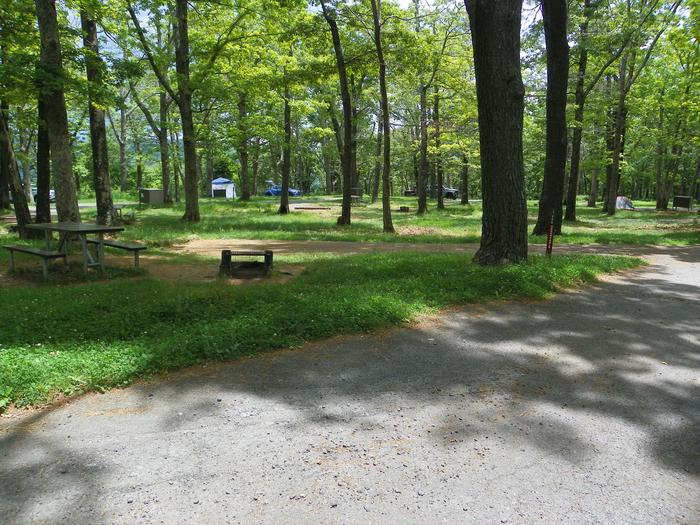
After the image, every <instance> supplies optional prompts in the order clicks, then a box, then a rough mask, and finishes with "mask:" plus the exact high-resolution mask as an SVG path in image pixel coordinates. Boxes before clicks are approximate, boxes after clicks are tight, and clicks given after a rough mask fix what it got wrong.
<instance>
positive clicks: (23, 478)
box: [0, 247, 700, 525]
mask: <svg viewBox="0 0 700 525" xmlns="http://www.w3.org/2000/svg"><path fill="white" fill-rule="evenodd" d="M651 261H652V264H651V265H650V266H649V267H646V268H644V269H643V270H641V271H638V272H631V273H628V274H626V275H624V276H617V277H613V278H611V279H608V280H606V281H605V282H602V283H599V284H597V285H595V286H593V287H588V288H584V289H582V290H578V291H573V292H570V293H565V294H562V295H559V296H557V297H556V298H554V299H553V300H551V301H546V302H538V303H527V304H525V303H507V304H500V305H492V306H488V307H484V306H481V307H473V308H466V309H463V310H459V311H452V312H449V313H444V314H441V315H439V316H436V317H435V318H434V319H431V320H430V321H426V322H424V323H422V324H421V325H419V326H415V327H409V328H400V329H396V330H391V331H388V332H384V333H377V334H364V335H359V336H356V337H351V338H343V339H340V338H338V339H331V340H328V341H324V342H321V343H318V344H309V345H306V346H305V347H304V348H301V349H296V350H294V351H285V352H276V353H271V354H269V355H264V356H260V357H256V358H251V359H246V360H241V361H238V362H234V363H230V364H225V365H219V366H210V367H199V368H194V369H191V370H189V371H187V372H186V373H181V374H176V375H175V376H174V377H173V378H172V379H171V380H161V381H157V382H153V383H141V384H138V385H135V386H133V387H130V388H127V389H125V390H121V391H112V392H109V393H107V394H104V395H100V394H93V395H88V396H85V397H83V398H81V399H78V400H74V401H72V402H69V403H67V404H65V405H64V406H60V407H54V408H52V409H47V410H44V411H40V412H35V413H32V414H27V415H24V416H21V415H20V416H16V417H13V418H9V417H4V418H0V523H3V524H4V525H5V524H6V525H14V524H20V523H22V524H23V523H51V524H62V523H65V524H81V523H130V524H142V523H143V524H146V523H149V524H150V523H167V524H186V523H193V524H199V523H246V524H248V523H274V524H277V523H333V524H334V523H338V524H341V523H343V524H346V523H357V524H366V523H380V524H394V523H408V524H410V523H415V524H424V523H478V524H492V523H494V524H501V523H544V524H549V523H562V524H584V523H586V524H588V523H605V524H628V523H636V524H659V523H664V524H689V525H691V524H692V525H695V524H697V523H699V522H700V405H698V399H700V248H698V247H696V248H687V249H678V250H667V251H665V252H664V253H657V254H655V255H653V256H652V257H651Z"/></svg>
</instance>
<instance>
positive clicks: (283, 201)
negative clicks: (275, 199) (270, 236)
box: [277, 84, 292, 215]
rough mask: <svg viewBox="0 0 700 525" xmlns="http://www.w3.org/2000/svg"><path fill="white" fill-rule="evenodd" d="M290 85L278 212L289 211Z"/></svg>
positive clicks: (285, 115) (287, 95)
mask: <svg viewBox="0 0 700 525" xmlns="http://www.w3.org/2000/svg"><path fill="white" fill-rule="evenodd" d="M290 96H291V95H290V93H289V85H288V84H285V86H284V144H283V145H282V193H281V194H280V207H279V210H277V213H279V214H281V215H286V214H287V213H289V172H290V171H291V168H292V109H291V107H290V105H289V97H290Z"/></svg>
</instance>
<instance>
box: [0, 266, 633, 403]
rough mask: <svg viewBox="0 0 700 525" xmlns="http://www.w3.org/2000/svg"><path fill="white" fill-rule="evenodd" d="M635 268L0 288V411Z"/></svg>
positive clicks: (316, 269)
mask: <svg viewBox="0 0 700 525" xmlns="http://www.w3.org/2000/svg"><path fill="white" fill-rule="evenodd" d="M638 264H640V261H639V260H638V259H632V258H625V257H604V256H593V255H584V256H558V257H553V258H551V259H546V258H544V257H537V256H534V257H531V261H530V262H529V263H528V264H520V265H512V266H507V267H497V268H484V267H479V266H476V265H473V264H471V263H469V262H468V261H467V260H466V258H465V257H464V256H460V255H447V254H422V253H393V254H371V255H355V256H344V257H335V258H325V259H323V260H318V259H314V258H311V259H309V261H307V264H306V270H305V271H304V272H303V273H302V274H301V276H299V277H298V278H297V279H295V280H292V281H290V282H287V283H284V284H281V283H277V282H271V281H270V282H265V283H263V284H258V283H250V284H244V285H240V286H228V285H225V284H221V283H180V282H165V281H158V280H155V279H153V278H149V277H143V276H135V277H133V278H128V279H127V278H121V279H114V280H105V281H103V282H98V283H94V282H87V283H81V284H67V285H63V286H54V285H40V286H31V287H27V286H24V287H3V288H0V290H1V291H2V300H0V318H2V319H4V321H5V322H4V323H3V329H2V332H0V411H1V410H2V409H3V408H6V407H8V406H10V405H13V404H14V405H17V406H26V405H31V404H38V403H43V402H46V401H48V400H50V399H51V398H52V397H53V396H55V395H57V394H61V393H62V394H67V395H72V394H76V393H80V392H86V391H90V390H103V389H106V388H109V387H114V386H122V385H126V384H129V383H130V382H131V381H133V380H134V379H136V378H139V377H148V376H150V375H152V374H155V373H157V372H162V371H167V370H174V369H178V368H181V367H185V366H188V365H192V364H195V363H200V362H204V361H211V360H226V359H234V358H237V357H240V356H244V355H251V354H255V353H258V352H262V351H265V350H270V349H276V348H286V347H295V346H297V345H300V344H302V343H303V342H305V341H309V340H314V339H319V338H323V337H327V336H331V335H336V334H349V333H353V332H358V331H363V330H369V329H375V328H380V327H386V326H391V325H396V324H399V323H402V322H406V321H410V320H412V319H415V318H416V316H418V315H420V314H424V313H430V312H433V311H436V310H437V309H440V308H443V307H445V306H448V305H454V304H465V303H472V302H483V301H490V300H498V299H533V298H534V299H540V298H544V297H547V296H548V295H550V294H551V293H552V292H554V291H556V290H557V289H558V288H560V287H566V286H571V285H574V284H576V283H579V282H582V281H590V280H593V279H595V277H596V275H598V274H600V273H603V272H614V271H619V270H622V269H625V268H630V267H633V266H635V265H638Z"/></svg>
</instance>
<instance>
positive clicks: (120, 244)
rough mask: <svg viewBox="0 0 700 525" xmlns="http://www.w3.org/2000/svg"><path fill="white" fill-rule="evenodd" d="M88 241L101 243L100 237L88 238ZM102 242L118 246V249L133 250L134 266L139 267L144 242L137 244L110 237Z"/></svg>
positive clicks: (113, 246) (106, 244)
mask: <svg viewBox="0 0 700 525" xmlns="http://www.w3.org/2000/svg"><path fill="white" fill-rule="evenodd" d="M87 242H88V243H89V244H97V245H99V244H100V241H99V239H88V240H87ZM102 244H103V245H104V246H109V247H110V248H117V249H118V250H126V251H128V252H131V253H133V254H134V266H135V267H136V268H138V267H139V252H140V251H141V250H145V249H146V246H144V245H143V244H136V243H133V242H120V241H114V240H110V239H104V240H103V241H102Z"/></svg>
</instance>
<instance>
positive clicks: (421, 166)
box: [416, 86, 428, 215]
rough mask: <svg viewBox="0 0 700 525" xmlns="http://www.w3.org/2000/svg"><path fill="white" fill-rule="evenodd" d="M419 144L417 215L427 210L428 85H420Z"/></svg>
mask: <svg viewBox="0 0 700 525" xmlns="http://www.w3.org/2000/svg"><path fill="white" fill-rule="evenodd" d="M419 133H420V146H419V154H420V159H419V161H418V180H417V182H416V194H417V195H418V215H423V214H424V213H426V212H427V211H428V192H427V188H426V186H427V184H428V86H421V87H420V130H419Z"/></svg>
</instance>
